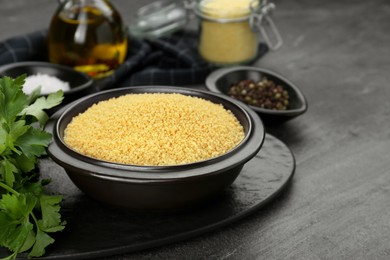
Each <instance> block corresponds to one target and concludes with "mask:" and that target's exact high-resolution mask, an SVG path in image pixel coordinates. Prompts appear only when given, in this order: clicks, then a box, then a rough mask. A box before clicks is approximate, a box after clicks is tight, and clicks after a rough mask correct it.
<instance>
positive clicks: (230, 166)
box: [46, 86, 265, 210]
mask: <svg viewBox="0 0 390 260" xmlns="http://www.w3.org/2000/svg"><path fill="white" fill-rule="evenodd" d="M137 93H138V94H140V93H179V94H183V95H188V96H194V97H199V98H203V99H205V100H208V101H211V102H213V103H216V104H221V105H223V106H224V108H225V109H228V110H230V111H231V112H232V113H233V114H234V115H235V116H236V118H237V119H238V121H239V122H240V123H241V125H242V126H243V129H244V133H245V137H244V139H243V141H241V143H240V144H238V145H237V146H236V147H235V148H233V149H232V150H231V151H229V152H227V153H225V154H223V155H221V156H218V157H214V158H211V159H208V160H204V161H200V162H195V163H190V164H183V165H172V166H136V165H127V164H118V163H112V162H107V161H102V160H98V159H94V158H91V157H87V156H85V155H82V154H80V153H78V152H76V151H74V150H72V149H71V148H70V147H68V146H67V145H66V144H65V142H64V139H63V138H64V130H65V129H66V127H67V125H68V124H69V123H70V121H71V120H72V118H73V117H74V116H76V115H78V114H79V113H82V112H84V111H85V110H86V109H88V108H89V107H90V106H92V105H93V104H95V103H97V102H100V101H103V100H107V99H110V98H114V97H118V96H122V95H125V94H137ZM129 116H131V115H129ZM46 130H47V131H48V132H49V133H52V134H53V137H54V138H53V142H52V143H51V144H50V145H49V147H48V155H49V156H50V157H51V158H52V159H53V160H54V161H55V162H56V163H58V164H59V165H60V166H62V167H63V168H64V169H65V171H66V173H67V174H68V176H69V177H70V179H71V180H72V181H73V183H74V184H75V185H76V186H78V187H79V188H80V190H82V191H84V193H86V194H87V195H89V196H90V197H92V198H94V199H96V200H98V201H102V202H104V203H107V204H110V205H114V206H119V207H128V208H134V209H147V210H150V209H153V210H156V209H158V210H161V209H172V208H183V207H189V206H191V205H193V204H195V203H198V202H201V201H203V200H205V199H207V198H210V196H212V195H215V194H216V193H218V192H220V191H221V190H223V189H225V188H227V187H228V186H229V185H230V184H232V183H233V182H234V180H235V179H236V177H237V176H238V175H239V173H240V172H241V169H242V167H243V165H244V164H245V163H246V162H247V161H249V160H250V159H252V158H253V157H254V156H255V155H256V154H257V152H258V151H259V150H260V148H261V146H262V145H263V141H264V136H265V131H264V126H263V124H262V122H261V120H260V118H259V117H258V115H257V114H256V113H255V112H253V111H252V110H251V109H249V108H248V107H247V106H245V105H243V104H242V103H240V102H237V101H236V100H234V99H232V98H229V97H226V96H224V95H220V94H216V93H211V92H208V91H201V90H193V89H186V88H179V87H163V86H148V87H127V88H118V89H112V90H108V91H103V92H99V93H96V94H92V95H89V96H87V97H84V98H82V99H79V100H77V101H75V102H73V103H71V104H69V105H68V106H67V107H65V108H63V109H62V110H61V111H58V112H57V113H55V114H54V115H53V116H52V118H51V119H50V120H49V122H48V124H47V125H46Z"/></svg>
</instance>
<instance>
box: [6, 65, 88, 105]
mask: <svg viewBox="0 0 390 260" xmlns="http://www.w3.org/2000/svg"><path fill="white" fill-rule="evenodd" d="M38 73H41V74H47V75H49V76H53V77H57V78H58V79H60V80H62V81H66V82H69V86H70V90H68V91H64V101H63V104H65V103H69V102H71V101H74V100H76V99H78V98H80V97H83V96H85V95H86V94H90V93H92V88H93V80H92V79H91V78H90V77H89V76H88V75H86V74H84V73H82V72H79V71H76V70H74V69H72V68H70V67H67V66H63V65H58V64H53V63H49V62H36V61H26V62H15V63H10V64H7V65H3V66H1V67H0V76H9V77H12V78H16V77H18V76H20V75H22V74H26V75H27V76H30V75H35V74H38Z"/></svg>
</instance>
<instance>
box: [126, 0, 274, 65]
mask: <svg viewBox="0 0 390 260" xmlns="http://www.w3.org/2000/svg"><path fill="white" fill-rule="evenodd" d="M183 3H184V8H183V6H180V5H179V4H177V3H174V2H171V1H165V0H157V1H155V2H152V3H151V4H148V5H146V6H143V7H142V8H140V9H139V10H138V12H137V15H136V19H135V20H136V21H135V22H134V23H132V24H131V25H130V26H129V32H130V34H131V35H133V36H134V37H137V38H148V39H152V40H153V39H155V38H159V37H162V36H166V35H169V34H172V33H173V32H176V31H177V30H179V29H182V28H183V27H184V26H185V25H186V24H187V23H188V20H189V18H192V17H196V18H197V20H198V22H199V26H198V27H199V29H198V34H199V42H198V50H199V54H200V56H201V57H202V58H203V59H204V60H206V61H208V62H210V63H213V64H216V65H221V66H225V65H236V64H245V63H249V62H250V61H252V60H254V59H255V58H256V57H257V54H258V46H259V42H265V43H266V44H267V45H268V47H269V48H270V49H272V50H276V49H278V48H279V47H280V46H281V45H282V38H281V36H280V34H279V31H278V29H277V28H276V26H275V24H274V22H273V20H272V19H271V17H270V16H269V12H270V11H271V10H273V9H274V8H275V5H274V4H272V3H268V2H267V0H183Z"/></svg>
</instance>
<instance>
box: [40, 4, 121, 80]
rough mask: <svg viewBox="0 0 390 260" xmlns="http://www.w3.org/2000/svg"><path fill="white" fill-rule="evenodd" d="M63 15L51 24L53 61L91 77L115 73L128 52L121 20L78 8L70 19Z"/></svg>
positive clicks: (51, 56) (51, 58) (49, 46)
mask: <svg viewBox="0 0 390 260" xmlns="http://www.w3.org/2000/svg"><path fill="white" fill-rule="evenodd" d="M68 17H70V16H69V14H68V15H67V17H64V16H63V15H61V12H59V14H57V15H55V16H54V17H53V19H52V21H51V25H50V32H49V38H48V40H49V41H48V48H49V60H50V61H51V62H53V63H58V64H63V65H67V66H71V67H73V68H75V69H76V70H79V71H82V72H84V73H86V74H88V75H90V76H91V77H94V78H100V77H104V76H107V75H110V74H112V72H113V70H115V69H116V68H117V67H118V66H119V65H120V64H121V63H123V61H124V59H125V57H126V53H127V38H126V36H125V33H124V31H123V28H122V23H121V20H120V17H119V15H118V14H117V13H115V12H114V13H113V15H112V17H111V18H107V17H105V16H103V14H102V13H101V12H100V11H99V10H98V9H96V8H93V7H83V8H81V9H75V10H74V13H73V14H72V15H71V17H72V18H74V19H69V18H68Z"/></svg>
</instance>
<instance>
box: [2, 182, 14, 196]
mask: <svg viewBox="0 0 390 260" xmlns="http://www.w3.org/2000/svg"><path fill="white" fill-rule="evenodd" d="M0 187H2V188H3V189H5V190H6V191H8V192H11V193H12V194H15V195H17V196H19V192H17V191H16V190H14V189H12V188H11V187H10V186H8V185H6V184H4V183H2V182H0Z"/></svg>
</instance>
